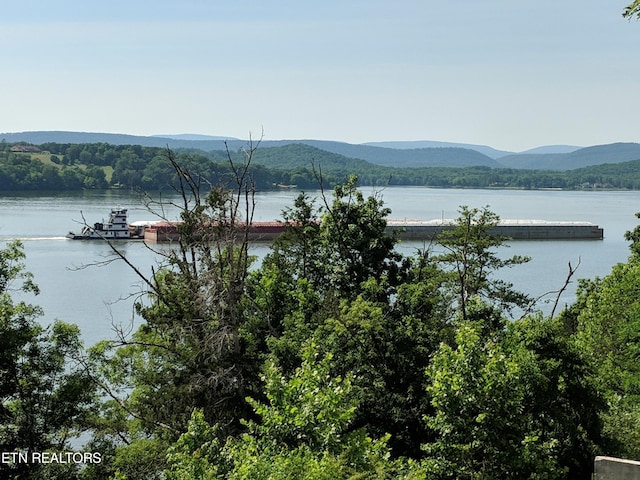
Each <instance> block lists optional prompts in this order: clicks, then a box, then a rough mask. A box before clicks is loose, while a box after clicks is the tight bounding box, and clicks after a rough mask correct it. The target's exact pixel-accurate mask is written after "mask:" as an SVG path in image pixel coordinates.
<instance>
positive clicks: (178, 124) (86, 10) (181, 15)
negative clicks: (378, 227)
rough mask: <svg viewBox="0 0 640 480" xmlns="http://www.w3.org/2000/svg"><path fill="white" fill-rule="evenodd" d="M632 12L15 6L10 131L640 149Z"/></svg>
mask: <svg viewBox="0 0 640 480" xmlns="http://www.w3.org/2000/svg"><path fill="white" fill-rule="evenodd" d="M630 1H631V0H626V1H625V0H621V1H620V0H581V1H577V0H537V1H526V2H525V1H514V0H459V1H455V2H454V1H448V0H441V1H432V0H395V1H391V0H386V1H382V0H351V1H350V0H339V1H338V0H323V1H322V2H305V1H300V0H298V1H293V0H291V1H287V0H274V1H269V0H228V1H214V0H187V1H185V0H126V1H125V0H110V1H108V2H91V1H87V0H56V1H50V0H39V1H38V0H13V1H7V2H3V6H2V10H1V11H0V45H1V47H0V63H1V64H2V70H1V74H0V108H1V111H2V113H1V114H0V132H19V131H28V130H74V131H92V132H113V133H129V134H135V135H152V134H166V133H187V132H188V133H200V134H209V135H223V136H227V135H228V136H230V137H240V138H246V137H247V135H248V133H249V132H252V134H253V136H254V137H256V136H259V135H260V132H261V130H262V129H264V136H265V138H266V139H302V138H316V139H327V140H340V141H346V142H352V143H360V142H366V141H382V140H439V141H453V142H466V143H478V144H486V145H491V146H493V147H496V148H500V149H506V150H525V149H528V148H532V147H536V146H539V145H545V144H572V145H594V144H602V143H611V142H616V141H633V142H640V94H639V88H638V87H639V86H640V22H637V21H635V20H634V21H631V22H629V21H627V20H624V19H623V18H622V17H621V12H622V10H623V8H624V6H625V5H626V4H627V3H630Z"/></svg>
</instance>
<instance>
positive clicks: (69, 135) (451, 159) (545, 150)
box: [0, 131, 640, 171]
mask: <svg viewBox="0 0 640 480" xmlns="http://www.w3.org/2000/svg"><path fill="white" fill-rule="evenodd" d="M0 141H5V142H9V143H17V142H26V143H29V144H33V145H41V144H44V143H72V144H82V143H109V144H114V145H142V146H148V147H170V148H172V149H195V150H202V151H207V152H208V151H215V150H225V149H226V148H229V149H230V150H232V151H235V150H238V149H240V148H242V147H245V146H246V145H247V141H246V140H242V139H238V138H232V137H222V136H209V135H197V134H167V135H154V136H136V135H126V134H113V133H89V132H64V131H35V132H19V133H0ZM292 144H304V145H309V146H312V147H315V148H316V149H320V150H324V151H325V152H330V153H333V154H338V155H339V156H342V157H346V158H347V159H357V160H364V161H366V162H369V163H373V164H376V165H384V166H393V167H442V166H448V167H468V166H484V167H492V168H505V167H506V168H514V169H533V170H557V171H565V170H573V169H577V168H582V167H586V166H590V165H600V164H612V163H621V162H627V161H630V160H638V159H640V144H638V143H612V144H608V145H595V146H590V147H577V146H570V145H548V146H542V147H538V148H535V149H532V150H528V151H525V152H519V153H518V152H508V151H503V150H497V149H494V148H492V147H489V146H486V145H473V144H466V143H450V142H436V141H427V140H425V141H407V142H402V141H397V142H393V141H389V142H369V143H365V144H351V143H345V142H336V141H330V140H263V141H261V143H260V150H265V149H270V148H273V147H282V146H286V145H292ZM265 153H266V152H265Z"/></svg>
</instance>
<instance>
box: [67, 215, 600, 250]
mask: <svg viewBox="0 0 640 480" xmlns="http://www.w3.org/2000/svg"><path fill="white" fill-rule="evenodd" d="M178 226H179V222H166V221H162V222H154V221H139V222H133V223H131V224H129V223H127V209H123V208H115V209H112V210H111V214H110V216H109V221H107V222H102V223H95V224H94V225H93V227H90V226H88V225H87V226H85V227H84V228H83V229H82V231H81V232H80V233H77V234H76V233H73V232H69V234H68V235H67V238H70V239H72V240H93V239H106V240H146V241H150V242H172V241H177V240H179V239H180V234H179V230H178ZM238 228H240V229H241V228H243V226H242V225H241V224H239V225H238ZM453 228H455V221H454V220H431V221H424V220H389V221H388V222H387V232H389V233H392V232H396V235H397V237H398V238H399V239H401V240H435V239H436V238H437V236H438V234H439V233H441V232H443V231H445V230H451V229H453ZM284 230H285V225H284V224H283V223H282V222H253V223H252V224H251V227H250V228H249V239H250V240H252V241H271V240H273V239H274V238H276V237H277V236H278V235H280V234H281V233H282V232H284ZM489 233H490V234H493V235H500V236H504V237H508V238H510V239H513V240H602V239H603V238H604V230H603V229H602V228H601V227H599V226H598V225H595V224H593V223H590V222H556V221H546V220H502V221H500V223H499V224H498V225H496V226H495V227H493V228H492V229H490V230H489Z"/></svg>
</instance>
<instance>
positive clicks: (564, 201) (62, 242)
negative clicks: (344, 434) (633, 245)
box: [0, 187, 640, 346]
mask: <svg viewBox="0 0 640 480" xmlns="http://www.w3.org/2000/svg"><path fill="white" fill-rule="evenodd" d="M363 191H364V192H365V193H367V194H369V193H371V192H372V190H371V189H370V188H363ZM309 193H310V194H311V195H315V194H317V193H318V192H309ZM378 193H379V194H380V195H382V198H383V199H384V201H385V203H386V204H387V206H389V207H390V208H391V209H392V211H393V213H392V214H391V216H390V218H393V219H421V220H432V219H441V218H455V217H456V216H457V211H458V208H459V206H460V205H468V206H470V207H483V206H487V205H488V206H489V207H490V208H491V210H493V211H494V212H496V213H497V214H498V215H500V217H501V218H502V219H541V220H565V221H578V220H579V221H589V222H593V223H595V224H598V225H599V226H601V227H602V228H604V234H605V238H604V240H602V241H600V240H585V241H581V240H568V241H514V242H511V243H510V244H509V248H506V249H505V250H504V254H505V255H513V254H518V255H528V256H530V257H532V259H533V260H532V261H531V262H530V263H528V264H525V265H520V266H517V267H514V268H513V269H510V270H508V271H506V272H502V273H501V276H502V277H503V278H505V279H507V280H509V281H511V282H513V283H514V285H515V286H516V288H518V289H520V290H523V291H525V292H527V293H529V294H531V295H533V296H539V295H542V294H544V293H545V292H549V291H553V290H557V289H558V288H560V287H561V286H562V284H563V283H564V280H565V277H566V274H567V270H568V263H569V262H571V264H572V265H574V266H575V265H576V264H577V263H578V262H580V267H579V269H578V271H577V274H576V277H575V278H576V279H577V278H593V277H595V276H604V275H606V274H608V273H609V271H610V270H611V267H612V266H613V265H614V264H615V263H617V262H623V261H625V260H626V259H627V257H628V254H629V249H628V242H626V241H625V240H624V233H625V231H627V230H631V229H633V228H634V227H635V225H636V224H637V221H638V219H637V218H636V217H635V212H636V211H640V192H570V191H513V190H458V189H429V188H419V187H387V188H385V189H382V190H378ZM297 194H298V192H296V191H279V192H264V193H259V194H258V195H257V197H256V201H257V207H256V208H257V210H256V215H255V220H274V219H278V218H280V212H281V210H282V209H283V208H285V207H287V206H291V205H292V204H293V199H294V198H295V196H296V195H297ZM115 206H122V207H125V208H128V209H129V221H135V220H149V219H154V217H153V215H150V214H149V212H148V211H146V209H145V207H144V206H143V204H142V202H141V200H140V198H139V197H138V196H136V195H132V194H129V193H124V192H119V191H107V192H85V193H79V194H68V193H66V194H58V193H55V194H27V193H25V194H22V193H9V194H0V245H3V244H4V242H5V241H7V240H10V239H20V240H22V241H23V244H24V247H25V251H26V254H27V260H26V265H27V269H28V270H29V271H31V272H32V273H33V274H34V275H35V280H36V283H38V285H39V286H40V288H41V294H40V295H39V296H37V297H35V298H34V297H30V298H25V299H26V300H28V301H30V302H32V303H35V304H38V305H40V306H41V307H43V309H44V312H45V314H44V316H43V317H42V318H41V321H42V322H43V323H44V324H48V323H50V322H51V321H52V320H53V319H60V320H64V321H66V322H71V323H75V324H77V325H79V326H80V328H81V329H82V334H83V338H84V341H85V344H86V345H87V346H89V345H92V344H94V343H96V342H97V341H99V340H101V339H106V338H113V327H114V325H120V326H124V327H127V326H128V325H132V324H133V325H135V324H137V323H138V322H139V319H136V318H135V317H134V315H133V310H132V305H133V302H134V299H135V297H136V293H137V292H139V291H140V282H139V279H138V278H137V277H136V275H135V274H134V272H133V271H132V270H131V269H130V268H129V267H128V266H126V265H125V264H124V262H122V261H115V262H108V263H106V264H103V265H102V266H98V265H99V264H101V262H104V261H105V260H109V258H111V257H110V250H109V247H108V246H107V245H106V244H104V243H103V242H100V241H86V242H81V241H72V240H67V239H66V238H65V235H66V233H67V232H68V231H69V230H79V229H80V228H81V225H80V224H79V222H80V221H81V220H82V218H83V217H84V218H85V219H86V221H87V223H94V222H97V221H101V220H102V219H106V217H107V216H108V213H109V210H110V209H111V208H112V207H115ZM176 213H177V212H171V213H170V215H174V217H173V218H176V217H175V215H176ZM119 245H120V248H121V249H122V251H123V252H124V253H125V254H126V256H127V258H128V259H129V260H130V261H132V262H133V263H134V264H136V265H138V266H139V268H140V269H141V270H142V271H143V272H145V273H149V272H150V271H151V268H152V266H153V265H155V263H156V261H157V257H156V255H154V254H153V253H152V252H151V251H150V250H149V249H147V248H146V247H145V245H144V243H143V242H139V241H138V242H123V243H121V244H119ZM421 246H422V245H421V244H419V243H403V244H401V245H400V250H401V251H402V252H403V253H405V254H411V253H412V252H414V251H415V249H416V248H419V247H421ZM268 249H269V246H268V245H267V244H257V245H255V246H254V247H253V252H254V253H255V254H256V255H258V256H259V257H260V256H262V255H264V254H265V253H266V252H268ZM574 280H575V279H574ZM575 286H576V282H575V281H574V282H573V283H572V285H571V286H570V288H569V289H568V290H567V292H566V293H565V294H564V296H563V297H562V302H561V303H562V305H565V304H570V303H571V302H573V300H574V299H575ZM17 296H18V297H19V298H22V297H20V295H17ZM546 298H549V299H550V298H553V296H548V297H546ZM539 307H540V308H541V309H542V310H547V311H548V309H549V308H550V307H549V304H548V303H547V304H545V303H540V305H539Z"/></svg>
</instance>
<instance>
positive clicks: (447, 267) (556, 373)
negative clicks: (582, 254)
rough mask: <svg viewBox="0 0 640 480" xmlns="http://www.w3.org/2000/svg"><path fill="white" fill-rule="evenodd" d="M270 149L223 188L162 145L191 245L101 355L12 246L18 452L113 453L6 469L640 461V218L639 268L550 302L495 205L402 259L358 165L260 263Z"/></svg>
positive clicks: (154, 471) (380, 468)
mask: <svg viewBox="0 0 640 480" xmlns="http://www.w3.org/2000/svg"><path fill="white" fill-rule="evenodd" d="M141 153H143V152H141ZM255 154H256V150H255V149H254V148H250V149H248V150H247V151H245V152H244V159H242V160H241V161H231V159H227V160H228V161H227V165H226V167H225V168H227V169H230V170H231V172H232V173H231V175H230V176H229V177H228V178H227V180H228V181H227V182H226V183H225V184H219V183H217V182H213V181H206V180H207V179H205V178H203V177H202V176H201V174H200V173H194V172H193V171H192V170H190V167H191V166H192V165H186V164H183V163H182V162H181V159H182V158H183V157H181V156H174V155H173V153H172V152H170V151H167V152H165V153H164V157H159V158H163V160H164V162H165V164H166V165H167V166H168V168H169V169H170V170H172V171H173V173H174V175H173V176H172V177H171V178H172V179H173V180H174V181H175V184H174V185H173V186H174V188H175V189H176V190H177V191H178V192H179V193H180V195H181V202H182V203H181V206H182V211H181V220H182V223H181V225H180V227H179V229H180V234H181V236H180V240H179V242H177V243H175V244H173V245H172V248H159V249H158V250H157V255H158V257H159V259H160V260H159V263H158V264H157V265H156V268H154V270H153V272H152V275H151V276H149V277H145V276H144V275H142V274H140V270H136V271H137V272H138V274H140V277H141V281H142V285H143V290H142V291H141V292H140V294H141V296H140V297H139V300H138V302H136V311H137V313H138V314H139V315H140V316H141V318H142V322H141V326H140V327H139V328H138V329H137V330H136V331H135V332H132V333H129V332H126V331H119V332H117V335H116V336H115V337H114V338H112V339H105V340H104V341H102V342H99V343H98V344H96V345H92V346H86V348H85V346H83V345H82V344H81V343H80V341H79V332H78V329H77V327H74V326H73V325H68V324H64V323H62V322H56V323H55V324H54V325H53V326H52V327H49V328H42V327H40V326H38V323H37V319H38V317H40V316H42V315H43V312H41V311H40V309H39V308H38V307H37V306H34V305H30V304H27V303H25V302H15V301H14V300H13V298H12V292H14V291H15V290H16V289H21V290H23V291H24V292H25V293H32V294H37V293H38V288H37V286H36V283H35V280H37V279H33V278H32V276H31V275H30V274H28V273H27V272H26V271H25V270H24V252H23V249H22V245H21V244H20V242H17V241H14V242H11V243H9V244H6V245H4V247H3V248H2V249H0V320H1V323H0V328H1V331H0V334H1V335H0V341H1V342H2V345H1V347H2V348H1V349H0V352H1V354H0V369H1V371H2V372H3V375H2V376H1V377H0V392H1V394H2V407H1V409H0V418H1V419H2V422H1V425H0V427H1V428H0V444H1V445H0V450H2V451H3V452H34V451H36V452H38V451H40V452H41V451H50V452H60V451H65V452H72V451H73V449H72V447H71V445H70V443H69V441H70V439H71V438H72V437H73V436H74V435H76V434H80V433H82V434H84V438H88V439H89V440H88V443H87V444H86V445H85V446H84V447H83V448H82V449H81V451H83V452H93V453H96V452H97V453H99V458H100V462H85V464H84V465H82V466H81V465H78V464H76V463H74V462H70V463H66V464H60V463H55V462H53V463H33V462H31V463H30V462H22V463H21V462H13V463H12V462H3V463H1V464H0V473H1V474H2V476H3V478H33V479H35V478H60V479H62V478H64V479H74V478H75V479H118V480H123V479H131V480H133V479H214V478H219V479H247V480H255V479H281V478H301V479H327V480H328V479H348V478H368V479H387V478H388V479H392V478H393V479H401V478H405V479H425V480H427V479H434V480H435V479H466V478H474V479H497V478H514V479H515V478H517V479H520V478H530V479H534V478H535V479H538V478H546V479H565V478H571V479H589V478H591V472H592V466H593V459H594V457H595V455H599V454H600V455H612V456H621V457H625V458H632V459H639V458H640V437H638V435H637V432H638V431H640V430H639V428H640V408H639V407H638V405H639V404H638V398H639V395H640V383H639V382H638V380H637V379H638V371H637V370H638V365H637V361H636V358H637V351H638V345H639V343H638V342H640V317H639V315H638V312H639V311H640V304H639V303H638V302H639V300H638V299H639V298H640V296H639V295H638V294H637V292H638V291H640V275H639V274H638V268H639V265H640V246H639V245H640V227H639V228H637V229H635V230H634V231H631V232H628V234H627V236H626V237H627V240H629V242H630V245H631V250H630V256H629V259H628V261H627V262H626V263H624V264H620V265H617V266H615V267H614V268H613V270H612V272H611V274H610V275H608V276H607V277H605V278H602V279H587V280H581V281H580V288H579V292H578V298H577V300H576V302H575V303H574V304H573V305H571V306H568V307H566V308H564V309H563V310H562V311H560V310H558V311H556V309H555V308H554V309H553V311H552V313H551V314H549V315H544V314H542V313H541V312H539V311H537V307H536V305H537V304H536V300H535V299H532V298H530V296H529V295H527V293H526V292H520V291H517V290H515V289H514V288H513V286H512V285H511V284H509V283H507V282H504V281H502V280H500V277H499V275H496V274H497V273H498V272H499V271H500V270H501V269H504V268H518V265H520V264H522V263H526V262H527V261H529V259H528V258H527V257H523V256H520V255H518V254H517V252H516V253H514V254H513V255H511V256H505V255H504V252H498V249H499V248H501V246H502V245H503V242H504V241H505V239H504V238H501V237H496V236H490V235H488V233H487V232H488V231H489V230H490V229H491V228H492V227H493V226H494V225H495V224H496V223H497V222H498V221H499V218H498V216H497V215H496V214H494V213H493V212H491V211H490V210H489V209H488V208H487V207H481V206H480V207H470V206H461V207H460V210H459V217H458V219H457V220H456V228H455V229H453V230H450V231H447V232H445V233H442V234H441V235H440V237H439V238H438V241H437V244H432V245H430V246H428V247H425V249H424V250H422V251H418V252H416V253H414V254H411V255H405V254H401V253H399V252H398V251H397V250H396V248H395V246H396V242H397V240H396V238H395V236H394V235H393V234H388V233H387V232H386V229H385V227H386V220H387V218H388V217H389V215H390V214H391V212H390V210H389V209H388V208H387V207H386V206H385V205H384V203H383V201H382V200H381V198H379V197H378V196H376V195H372V196H368V197H367V196H365V195H363V194H362V192H361V191H359V190H358V188H357V179H356V177H355V176H352V177H350V178H348V179H347V180H346V181H345V182H344V183H341V184H337V185H335V186H334V188H333V189H327V190H325V191H324V192H325V193H324V195H323V196H321V198H320V199H319V200H312V199H311V198H310V197H308V196H306V195H305V194H304V193H301V194H300V195H299V196H298V197H297V198H296V200H295V202H294V204H293V205H291V206H290V207H288V208H286V209H285V210H284V211H283V214H282V217H283V220H284V222H285V225H286V230H285V233H283V234H282V236H280V237H279V238H278V239H277V240H275V241H274V242H273V244H272V246H271V250H270V253H269V254H268V255H267V256H266V258H264V259H263V261H262V262H261V263H260V265H254V264H253V263H254V259H253V258H252V257H251V255H250V253H249V249H248V245H249V243H248V232H249V230H248V228H249V225H250V223H251V212H252V210H253V207H254V197H253V195H254V193H255V189H256V185H255V183H254V182H253V178H252V172H253V170H252V169H251V168H250V167H251V162H252V161H253V159H254V156H255ZM158 161H160V160H159V159H158ZM196 166H197V164H196ZM202 185H213V187H212V188H207V189H205V190H202V189H201V188H200V187H201V186H202ZM114 247H115V248H114V253H116V254H118V249H117V246H114ZM152 248H153V247H152ZM499 253H500V254H499ZM118 258H119V259H120V261H125V262H126V261H128V260H127V257H126V256H125V255H120V256H119V257H118ZM135 267H136V266H135V265H131V268H135ZM574 274H575V272H574V271H573V270H570V271H569V272H568V276H567V281H569V280H572V278H573V275H574ZM549 290H551V291H553V290H555V293H553V294H552V295H551V298H550V299H551V301H553V300H554V298H556V299H557V298H559V295H560V294H561V293H562V285H550V286H549ZM556 304H557V303H556ZM516 311H517V312H524V313H519V314H518V315H517V316H515V317H514V316H513V315H514V312H516ZM44 313H46V312H44ZM91 458H93V457H91Z"/></svg>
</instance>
